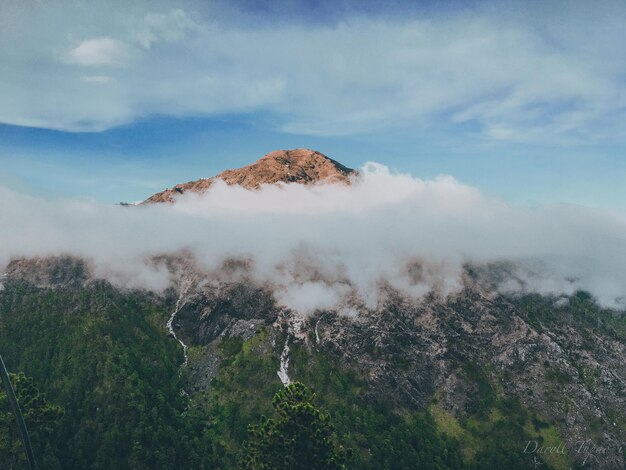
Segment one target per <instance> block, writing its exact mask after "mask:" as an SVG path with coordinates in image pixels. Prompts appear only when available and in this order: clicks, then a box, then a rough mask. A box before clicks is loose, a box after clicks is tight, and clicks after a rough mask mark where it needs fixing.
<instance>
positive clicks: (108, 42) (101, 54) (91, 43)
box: [66, 37, 129, 66]
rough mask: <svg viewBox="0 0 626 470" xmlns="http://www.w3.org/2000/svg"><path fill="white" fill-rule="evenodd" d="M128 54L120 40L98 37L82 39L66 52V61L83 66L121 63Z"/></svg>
mask: <svg viewBox="0 0 626 470" xmlns="http://www.w3.org/2000/svg"><path fill="white" fill-rule="evenodd" d="M128 56H129V52H128V49H127V48H126V46H124V44H122V43H121V42H120V41H118V40H116V39H113V38H109V37H100V38H93V39H87V40H85V41H82V42H81V43H80V44H79V45H78V46H76V47H74V48H73V49H71V50H70V51H69V52H68V53H67V58H66V61H67V63H68V64H77V65H84V66H100V65H121V64H122V63H124V62H125V61H126V60H127V59H128Z"/></svg>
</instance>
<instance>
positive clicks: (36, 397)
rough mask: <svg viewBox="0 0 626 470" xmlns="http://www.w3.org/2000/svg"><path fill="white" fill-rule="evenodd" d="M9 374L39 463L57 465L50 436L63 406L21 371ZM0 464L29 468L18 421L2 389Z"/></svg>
mask: <svg viewBox="0 0 626 470" xmlns="http://www.w3.org/2000/svg"><path fill="white" fill-rule="evenodd" d="M9 376H10V378H11V382H12V383H13V388H14V389H15V396H16V398H17V401H18V403H19V404H20V408H21V409H22V413H23V415H24V421H25V422H26V424H27V426H28V430H29V433H30V436H31V440H32V443H33V448H34V451H35V455H36V458H37V460H38V462H39V466H40V467H41V468H52V469H54V468H60V465H59V461H58V458H57V457H56V455H55V454H54V450H53V449H54V445H53V440H54V432H55V430H56V427H57V425H58V423H59V421H60V420H61V417H62V416H63V409H62V408H61V407H59V406H57V405H53V404H51V403H49V402H48V401H47V400H46V397H45V395H43V394H42V393H40V391H39V390H38V389H37V387H36V386H35V384H34V382H33V379H31V378H30V377H26V376H25V375H24V374H23V373H21V372H20V373H18V374H9ZM0 467H1V468H14V469H18V468H28V461H27V459H26V455H25V453H24V447H23V446H22V442H21V441H20V435H19V432H18V428H17V421H16V419H15V416H14V415H13V412H12V411H11V407H10V406H9V401H8V397H7V394H6V392H5V391H4V390H1V391H0Z"/></svg>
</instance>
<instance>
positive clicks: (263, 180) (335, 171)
mask: <svg viewBox="0 0 626 470" xmlns="http://www.w3.org/2000/svg"><path fill="white" fill-rule="evenodd" d="M355 173H356V172H355V170H353V169H351V168H347V167H345V166H343V165H342V164H340V163H338V162H336V161H335V160H332V159H331V158H328V157H327V156H325V155H323V154H321V153H320V152H316V151H314V150H309V149H294V150H277V151H275V152H271V153H268V154H267V155H265V156H264V157H263V158H261V159H260V160H258V161H256V162H255V163H253V164H251V165H248V166H245V167H243V168H238V169H235V170H226V171H223V172H222V173H220V174H219V175H217V176H214V177H212V178H204V179H200V180H197V181H190V182H188V183H183V184H178V185H176V186H174V187H173V188H171V189H166V190H165V191H162V192H160V193H157V194H155V195H153V196H151V197H150V198H148V199H146V200H145V201H144V202H143V203H144V204H150V203H156V202H173V201H174V199H175V198H176V196H178V195H179V194H184V193H186V192H188V191H191V192H196V193H203V192H205V191H206V190H207V189H209V188H210V187H211V185H212V184H213V183H214V182H215V181H216V180H222V181H224V182H225V183H226V184H228V185H239V186H242V187H243V188H246V189H259V188H260V187H261V185H263V184H276V183H302V184H316V183H342V184H350V175H351V174H355Z"/></svg>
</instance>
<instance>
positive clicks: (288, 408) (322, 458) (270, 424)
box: [241, 382, 348, 470]
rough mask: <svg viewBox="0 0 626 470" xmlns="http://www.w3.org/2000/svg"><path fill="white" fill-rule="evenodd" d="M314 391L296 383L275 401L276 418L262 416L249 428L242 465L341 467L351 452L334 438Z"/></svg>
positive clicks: (283, 391)
mask: <svg viewBox="0 0 626 470" xmlns="http://www.w3.org/2000/svg"><path fill="white" fill-rule="evenodd" d="M314 401H315V394H314V393H312V392H311V391H310V390H309V389H308V388H307V387H306V386H305V385H304V384H302V383H300V382H295V383H292V384H290V385H288V386H287V387H285V388H284V389H282V390H280V391H279V392H278V393H277V394H276V395H275V396H274V399H273V400H272V406H273V407H274V410H275V412H276V414H277V415H278V416H277V417H276V418H275V419H272V418H266V417H261V420H260V422H259V424H256V425H250V426H249V427H248V432H249V440H248V441H247V442H246V443H245V444H244V448H243V453H242V458H241V464H242V466H243V467H244V468H249V469H259V470H261V469H292V468H301V469H340V468H345V467H344V462H345V458H346V457H347V455H348V452H346V451H345V450H344V449H343V448H342V447H340V446H338V445H337V443H336V442H335V440H334V437H335V436H334V428H333V426H332V424H331V422H330V415H329V414H328V413H325V412H323V411H321V410H320V409H319V408H318V407H317V406H316V405H315V404H314Z"/></svg>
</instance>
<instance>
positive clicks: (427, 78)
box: [0, 1, 626, 142]
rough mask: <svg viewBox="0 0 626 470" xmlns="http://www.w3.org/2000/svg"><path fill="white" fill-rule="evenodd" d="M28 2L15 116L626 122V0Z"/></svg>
mask: <svg viewBox="0 0 626 470" xmlns="http://www.w3.org/2000/svg"><path fill="white" fill-rule="evenodd" d="M26 3H27V2H25V3H21V2H19V3H11V4H7V6H6V7H4V8H6V9H7V12H8V13H10V15H9V16H10V17H11V18H13V19H14V21H15V22H16V23H17V24H19V28H17V27H16V28H7V29H5V30H4V31H2V32H0V38H1V39H2V41H0V44H2V45H1V46H0V57H1V58H2V60H3V63H4V64H5V66H4V67H3V70H2V72H0V81H1V83H2V89H3V93H2V94H1V95H0V121H1V122H4V123H9V124H20V125H30V126H37V127H48V128H54V129H63V130H71V131H83V130H103V129H107V128H110V127H112V126H117V125H120V124H124V123H129V122H133V121H135V120H137V119H141V118H144V117H146V116H150V115H155V114H158V115H169V116H214V115H221V114H229V113H235V114H237V113H247V114H250V113H262V114H263V115H266V116H267V115H269V116H271V119H270V122H272V123H273V124H272V125H273V126H276V127H277V128H278V129H280V130H282V131H285V132H290V133H298V134H313V135H337V134H353V133H359V132H369V131H372V130H378V129H386V128H398V127H402V128H409V129H410V128H415V129H423V128H424V127H426V126H432V125H438V126H448V127H455V126H457V127H463V128H470V129H472V132H474V133H477V134H478V135H480V136H483V137H485V138H487V139H493V140H507V141H511V140H512V141H531V142H533V141H576V142H579V141H598V140H606V139H609V140H623V138H624V137H626V136H625V135H624V133H625V132H624V129H626V112H625V111H624V109H625V106H626V92H625V91H624V90H625V89H626V88H625V87H624V77H625V76H626V61H624V60H621V59H620V58H621V55H622V54H621V44H624V43H625V42H626V33H625V32H624V28H623V22H622V21H620V18H621V19H624V18H626V6H625V5H624V4H623V3H618V2H615V3H605V4H602V5H600V6H598V7H595V6H591V5H585V4H583V3H579V4H572V7H571V8H570V9H569V10H568V11H567V12H563V11H557V9H556V8H552V7H551V6H549V5H548V6H542V4H539V3H537V4H534V7H533V8H534V9H530V10H527V11H522V10H521V9H519V10H514V9H512V8H505V6H504V5H500V6H497V4H494V5H496V6H490V5H489V4H485V5H484V6H483V7H477V8H474V9H471V10H470V9H467V10H459V11H457V12H451V13H450V14H446V15H439V14H436V12H435V13H433V12H432V11H429V12H427V13H424V14H420V13H419V11H418V12H413V13H412V14H410V15H406V17H403V16H402V15H390V16H385V17H378V16H376V15H368V14H365V13H359V14H354V15H345V17H341V18H339V19H335V20H334V21H327V22H324V21H315V22H309V23H307V22H306V21H303V19H302V18H297V17H296V18H294V19H293V21H287V20H285V19H284V18H283V19H281V20H280V21H278V20H277V21H275V22H272V21H271V18H270V19H267V18H265V19H264V20H263V21H255V18H254V17H253V16H246V15H245V14H238V15H234V14H233V10H232V9H229V8H226V7H224V5H223V4H218V3H215V4H208V5H207V4H205V3H202V2H193V1H186V2H178V3H177V4H175V5H171V4H169V3H164V2H133V5H132V6H125V4H120V5H119V8H112V7H111V6H110V5H96V4H90V5H89V6H87V5H86V4H80V3H79V4H76V3H75V2H60V3H55V4H54V5H52V4H36V5H35V4H30V5H29V6H28V7H27V6H26ZM105 8H106V11H105ZM528 11H533V12H534V13H533V14H532V15H530V14H528ZM44 23H45V24H46V26H47V27H46V28H43V25H44ZM16 45H17V46H16ZM16 47H17V49H18V50H19V54H15V48H16ZM34 68H35V69H37V70H38V71H39V73H38V74H33V73H32V71H33V69H34ZM86 72H88V73H86ZM86 77H87V78H86ZM88 77H102V78H88ZM104 77H106V78H104ZM25 80H27V81H28V82H29V83H30V84H31V85H32V86H30V87H29V90H28V93H25V92H24V88H23V85H24V81H25ZM44 82H45V83H44ZM44 85H45V86H44ZM61 103H63V106H60V104H61Z"/></svg>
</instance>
